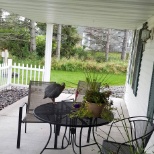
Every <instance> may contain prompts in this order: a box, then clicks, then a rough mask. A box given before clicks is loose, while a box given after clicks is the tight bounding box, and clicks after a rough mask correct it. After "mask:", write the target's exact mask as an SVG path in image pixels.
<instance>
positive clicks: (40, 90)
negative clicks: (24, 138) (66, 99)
mask: <svg viewBox="0 0 154 154" xmlns="http://www.w3.org/2000/svg"><path fill="white" fill-rule="evenodd" d="M51 83H53V82H43V81H30V84H29V93H28V102H27V103H24V104H22V105H21V106H20V107H19V120H18V135H17V148H20V140H21V124H22V123H25V133H26V131H27V123H43V122H42V121H40V120H39V119H37V118H36V117H35V116H34V115H33V110H34V109H35V108H36V107H37V106H39V105H41V104H46V103H49V102H52V100H51V99H49V98H46V99H43V97H44V91H45V88H46V87H47V86H48V85H50V84H51ZM23 109H25V113H23Z"/></svg>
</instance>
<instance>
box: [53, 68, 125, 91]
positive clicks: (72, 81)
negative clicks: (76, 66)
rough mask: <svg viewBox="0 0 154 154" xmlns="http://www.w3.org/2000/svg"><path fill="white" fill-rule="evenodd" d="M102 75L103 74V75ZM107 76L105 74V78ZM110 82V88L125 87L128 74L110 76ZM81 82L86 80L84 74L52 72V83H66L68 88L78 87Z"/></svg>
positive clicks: (108, 76) (108, 81)
mask: <svg viewBox="0 0 154 154" xmlns="http://www.w3.org/2000/svg"><path fill="white" fill-rule="evenodd" d="M101 75H102V74H101ZM104 75H105V74H103V76H104ZM107 78H108V80H107V81H106V82H107V83H109V85H110V86H113V85H124V84H125V80H126V74H108V75H107ZM79 80H85V74H84V73H83V72H69V71H56V70H52V71H51V81H56V82H59V83H62V82H65V83H66V87H72V88H73V87H76V86H77V83H78V81H79Z"/></svg>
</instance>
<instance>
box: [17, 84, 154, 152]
mask: <svg viewBox="0 0 154 154" xmlns="http://www.w3.org/2000/svg"><path fill="white" fill-rule="evenodd" d="M51 84H53V83H51V82H42V81H30V84H29V94H28V102H27V103H24V104H22V105H20V107H19V119H18V135H17V148H18V149H19V148H21V147H22V146H23V145H22V144H21V143H20V142H21V140H22V139H21V134H22V133H21V131H22V127H21V126H22V123H24V124H25V133H26V132H27V124H28V123H47V124H49V128H50V129H49V137H48V139H47V141H46V143H44V148H43V149H42V150H41V151H40V153H44V152H45V151H48V150H55V149H56V150H62V149H66V148H67V147H69V146H72V153H80V154H81V153H82V150H83V149H84V148H85V147H88V146H93V145H96V148H97V149H98V150H97V151H99V152H100V153H102V154H111V153H112V154H113V153H114V154H134V153H138V154H141V153H143V152H144V150H145V147H146V145H147V143H148V141H149V139H150V137H151V135H152V133H153V130H154V125H153V119H149V118H148V117H141V116H138V117H124V115H123V114H119V117H120V118H117V115H116V114H115V113H114V112H111V115H112V120H111V119H110V120H106V119H103V118H102V117H83V118H81V117H73V118H72V117H70V116H69V115H70V114H71V113H72V112H77V110H78V109H77V108H74V106H73V103H74V102H78V103H81V100H83V97H84V92H83V91H84V90H83V89H82V90H81V88H85V86H83V87H82V86H81V84H78V87H77V92H78V94H76V95H75V98H74V99H73V100H72V99H65V100H61V101H58V102H57V101H55V102H54V100H55V98H54V99H53V101H52V100H51V98H45V99H44V95H45V91H46V89H47V88H48V87H49V86H51ZM63 89H64V88H63ZM79 89H80V91H82V93H79ZM113 103H114V102H113ZM105 125H109V129H108V132H107V133H105V132H104V133H105V135H106V138H102V143H101V144H100V143H99V142H98V141H97V135H98V134H99V133H98V132H99V131H97V130H98V128H99V127H100V126H105ZM85 129H86V134H85V131H84V130H85ZM115 130H116V135H115V134H113V133H115ZM83 132H84V133H83ZM25 135H26V134H25ZM83 135H85V136H86V144H85V143H84V144H83V143H82V141H83V140H82V138H83ZM99 135H101V134H99ZM119 136H121V139H120V140H119ZM91 138H92V141H91ZM51 139H53V142H52V145H51V143H50V140H51ZM36 148H37V147H36ZM76 149H78V151H77V150H76Z"/></svg>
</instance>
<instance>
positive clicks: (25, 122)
mask: <svg viewBox="0 0 154 154" xmlns="http://www.w3.org/2000/svg"><path fill="white" fill-rule="evenodd" d="M25 133H27V122H25Z"/></svg>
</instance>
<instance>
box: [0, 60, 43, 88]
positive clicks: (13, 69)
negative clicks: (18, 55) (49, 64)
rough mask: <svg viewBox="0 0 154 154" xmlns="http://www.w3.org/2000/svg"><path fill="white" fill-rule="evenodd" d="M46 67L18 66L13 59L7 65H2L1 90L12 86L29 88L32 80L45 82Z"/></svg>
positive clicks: (0, 74) (0, 70) (0, 75)
mask: <svg viewBox="0 0 154 154" xmlns="http://www.w3.org/2000/svg"><path fill="white" fill-rule="evenodd" d="M43 79H44V67H42V68H41V67H40V66H38V67H37V66H36V65H35V66H32V65H30V66H29V65H28V64H27V65H24V64H20V63H19V64H16V63H14V64H13V65H12V59H8V63H7V64H0V89H3V88H6V87H10V86H23V87H27V86H28V84H29V81H30V80H33V81H43Z"/></svg>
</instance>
